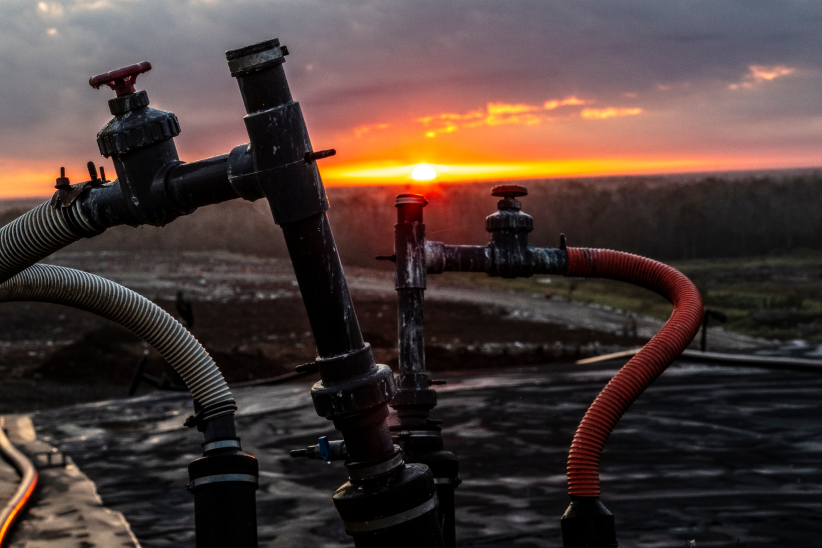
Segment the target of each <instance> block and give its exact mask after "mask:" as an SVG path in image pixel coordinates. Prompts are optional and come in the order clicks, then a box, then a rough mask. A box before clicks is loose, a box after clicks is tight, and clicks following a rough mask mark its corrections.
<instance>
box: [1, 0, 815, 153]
mask: <svg viewBox="0 0 822 548" xmlns="http://www.w3.org/2000/svg"><path fill="white" fill-rule="evenodd" d="M820 31H822V3H819V2H812V1H793V2H787V1H786V2H780V1H753V0H744V1H743V0H738V1H720V2H717V1H715V0H710V1H701V2H700V1H673V0H666V1H664V2H661V1H659V0H643V1H640V0H633V1H622V2H617V1H612V0H596V1H593V0H591V1H585V0H575V1H571V2H569V1H567V0H559V1H546V0H534V1H528V0H512V1H499V0H493V1H492V0H487V1H484V0H459V1H457V0H450V1H443V0H428V1H426V0H415V1H413V2H408V1H404V0H395V1H384V2H376V1H372V2H369V1H355V0H349V1H341V0H335V1H333V2H326V1H322V2H320V1H315V0H289V1H270V0H257V1H254V0H248V1H242V0H236V1H219V0H214V1H201V2H198V1H175V0H145V1H116V0H99V1H87V2H83V1H63V2H40V3H38V2H35V1H25V2H23V1H14V0H5V1H4V2H3V3H2V6H0V75H2V77H0V128H2V133H0V156H2V157H4V158H9V157H21V156H22V157H32V158H37V157H50V156H60V155H76V154H87V155H89V156H90V157H91V156H92V155H94V154H96V146H95V144H94V134H95V133H96V131H97V130H98V129H99V128H100V127H101V126H102V124H104V123H105V122H106V120H107V119H108V118H109V115H108V112H107V107H106V100H107V99H109V98H110V97H112V96H113V94H112V93H111V92H109V91H107V90H101V91H94V90H92V89H91V88H90V87H89V86H88V83H87V81H88V78H89V76H91V75H93V74H96V73H99V72H104V71H107V70H111V69H113V68H117V67H120V66H123V65H126V64H130V63H135V62H138V61H143V60H149V61H151V63H152V64H153V65H154V70H153V71H152V72H151V73H149V74H147V75H143V76H141V77H140V79H139V81H138V88H145V89H147V90H148V91H149V96H150V97H151V99H152V102H153V104H154V105H155V106H158V107H159V108H167V109H169V110H173V111H174V112H176V113H177V115H178V117H179V118H180V120H181V123H182V125H183V130H184V137H185V138H186V139H189V141H187V142H188V143H190V144H191V143H195V144H196V143H205V142H208V140H209V138H212V136H221V137H223V136H226V135H227V136H228V137H230V138H233V139H235V140H236V141H238V142H241V141H243V140H245V136H244V130H243V126H242V122H241V117H242V115H243V110H242V103H241V101H240V97H239V93H238V92H237V90H236V86H235V84H234V82H233V80H232V79H231V78H230V76H229V74H228V70H227V67H226V65H225V58H224V55H223V52H224V50H226V49H230V48H235V47H241V46H244V45H248V44H250V43H253V42H257V41H260V40H264V39H267V38H271V37H274V36H277V37H279V38H280V39H281V41H282V42H283V43H285V44H287V45H288V46H289V49H290V50H291V52H292V55H291V56H290V57H289V58H288V62H287V65H286V66H287V73H288V75H289V79H290V82H291V85H292V89H293V90H294V95H295V97H296V98H297V99H298V100H300V101H301V102H302V103H303V104H304V106H305V107H306V112H307V117H308V119H309V122H310V123H313V124H315V125H322V126H323V127H325V128H330V129H334V128H343V127H350V126H351V125H352V124H357V123H373V122H375V121H379V120H378V118H379V116H377V114H376V113H380V112H388V111H390V110H392V109H393V110H397V111H400V112H403V113H406V112H407V113H408V115H409V117H413V116H420V115H423V114H428V113H431V112H443V111H449V110H451V111H462V112H464V111H467V110H470V109H471V108H474V107H477V106H482V105H484V104H485V103H487V102H489V101H504V102H511V103H514V102H530V103H537V104H539V103H541V102H542V101H544V100H547V99H551V98H558V97H564V96H568V95H571V94H577V95H581V96H582V95H585V96H596V97H604V98H609V97H612V98H616V97H620V96H621V94H623V93H626V92H634V93H636V92H642V91H643V90H650V89H655V88H656V87H657V86H660V85H661V86H669V85H678V84H687V85H688V86H689V89H690V90H692V91H691V92H695V91H693V90H699V89H700V86H702V85H709V84H712V85H719V84H721V85H722V86H727V85H728V84H731V83H733V82H738V81H741V80H742V79H743V78H744V77H745V75H746V73H747V72H748V70H749V69H748V67H749V66H750V65H784V66H790V67H796V68H797V70H800V71H803V72H804V73H806V74H815V75H816V77H818V73H819V64H820V60H819V52H820V51H822V32H820ZM717 83H719V84H717ZM809 89H810V88H809ZM813 89H818V86H816V87H815V88H813ZM820 95H822V94H820V93H819V92H816V91H808V90H806V92H803V94H802V95H801V96H800V97H795V98H793V99H792V100H791V101H788V102H785V101H781V102H780V103H779V104H778V105H775V106H774V105H771V104H770V103H766V104H764V105H755V106H756V108H758V109H759V110H758V111H757V112H758V113H759V114H760V115H762V116H767V115H768V112H769V109H771V108H773V109H775V111H778V112H779V115H781V116H782V115H787V116H798V117H801V116H806V115H812V116H819V106H818V105H819V104H822V103H820V101H819V99H820V98H822V97H820ZM661 100H663V99H660V98H651V99H648V101H661ZM647 105H648V103H647V102H646V103H645V104H643V106H644V107H646V108H647ZM786 111H787V112H786ZM749 114H750V113H746V114H745V115H746V116H747V115H749ZM214 138H216V137H214ZM185 142H186V141H183V140H182V137H181V143H182V145H181V148H183V149H185V146H186V145H185ZM189 146H191V145H189Z"/></svg>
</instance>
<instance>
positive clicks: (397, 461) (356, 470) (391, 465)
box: [345, 445, 405, 481]
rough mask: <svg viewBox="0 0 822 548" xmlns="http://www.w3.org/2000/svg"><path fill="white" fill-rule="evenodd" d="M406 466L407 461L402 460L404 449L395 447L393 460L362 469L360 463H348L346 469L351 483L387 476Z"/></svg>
mask: <svg viewBox="0 0 822 548" xmlns="http://www.w3.org/2000/svg"><path fill="white" fill-rule="evenodd" d="M404 464H405V461H404V460H403V458H402V449H400V448H399V446H397V445H395V446H394V454H393V455H391V458H389V459H388V460H384V461H382V462H379V463H377V464H372V465H370V466H362V467H361V465H360V463H356V462H351V463H346V465H345V467H346V468H348V478H349V479H350V480H351V481H362V480H366V479H369V478H375V477H377V476H382V475H384V474H387V473H389V472H391V471H392V470H395V469H397V468H399V467H400V466H402V465H404Z"/></svg>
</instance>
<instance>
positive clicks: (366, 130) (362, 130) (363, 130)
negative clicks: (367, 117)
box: [354, 124, 391, 138]
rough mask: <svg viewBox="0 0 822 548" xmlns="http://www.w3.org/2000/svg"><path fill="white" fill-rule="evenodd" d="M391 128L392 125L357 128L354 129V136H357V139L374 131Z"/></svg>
mask: <svg viewBox="0 0 822 548" xmlns="http://www.w3.org/2000/svg"><path fill="white" fill-rule="evenodd" d="M389 127H391V126H390V124H371V125H370V126H357V127H355V128H354V135H356V136H357V138H360V137H362V136H363V135H365V134H366V133H370V132H372V131H374V130H379V129H387V128H389Z"/></svg>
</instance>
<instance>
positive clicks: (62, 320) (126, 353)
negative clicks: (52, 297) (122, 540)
mask: <svg viewBox="0 0 822 548" xmlns="http://www.w3.org/2000/svg"><path fill="white" fill-rule="evenodd" d="M157 304H158V305H160V306H161V307H163V308H164V309H165V310H167V311H168V312H169V313H171V314H174V315H176V311H175V303H174V302H173V301H171V300H163V299H159V300H157ZM3 307H4V308H3V312H4V313H3V315H2V317H0V332H2V333H4V339H5V340H4V343H5V344H4V345H3V346H2V347H0V381H2V382H0V395H1V397H2V401H0V411H2V412H24V411H30V410H34V409H43V408H49V407H55V406H63V405H70V404H73V403H80V402H86V401H95V400H98V399H103V398H110V397H122V396H124V395H125V394H126V391H127V389H128V386H129V384H130V383H131V380H132V377H133V375H134V371H135V367H136V365H137V362H138V360H139V358H140V355H141V354H142V353H143V352H144V351H145V350H149V352H150V354H149V362H148V366H147V368H146V373H149V374H151V375H154V376H156V377H165V378H166V379H168V380H171V379H172V375H173V371H172V370H171V368H170V367H169V366H168V365H167V364H166V363H165V360H163V358H162V357H161V356H160V355H159V354H158V353H157V352H156V351H154V350H153V349H149V348H148V346H147V345H146V344H145V343H143V342H141V341H140V340H139V339H138V338H136V337H135V336H133V335H131V334H130V333H128V332H127V331H126V330H125V329H123V328H121V327H119V326H116V325H114V324H112V323H110V322H107V321H105V320H102V319H99V318H96V317H94V316H92V315H90V314H87V313H84V312H80V311H76V310H74V309H69V308H66V307H62V306H57V305H50V304H43V303H5V304H3ZM192 308H193V314H194V326H193V328H192V332H193V333H194V335H195V336H196V337H197V338H198V339H199V340H200V342H201V343H202V344H203V345H204V346H205V347H206V349H207V350H208V351H209V353H210V354H211V355H212V357H213V358H214V360H215V361H216V363H217V364H218V366H219V367H220V369H221V370H222V371H223V374H224V375H225V377H226V380H227V381H228V382H229V384H231V383H237V382H244V381H253V380H256V379H263V378H268V377H274V376H277V375H282V374H284V373H289V372H292V371H293V370H294V367H295V366H296V365H299V364H301V363H305V362H308V361H313V360H314V359H315V357H316V355H317V354H316V348H315V346H314V339H313V336H312V334H311V330H310V326H309V323H308V318H307V317H306V314H305V310H304V308H303V304H302V300H301V299H300V298H299V297H298V296H290V297H284V298H277V299H273V300H259V301H257V302H255V301H254V300H253V299H252V300H247V301H241V300H239V301H238V300H235V301H231V302H221V301H217V302H215V301H205V300H199V301H194V302H193V304H192ZM355 308H356V310H357V314H358V318H359V321H360V325H361V328H362V331H363V336H364V338H365V340H366V341H367V342H369V343H370V344H371V345H372V347H373V349H374V355H375V358H376V360H377V361H378V362H379V363H385V364H388V365H390V366H392V367H393V368H394V369H396V367H397V351H396V337H397V316H396V315H397V308H396V301H395V300H392V299H389V298H358V299H355ZM426 316H427V317H426V337H427V340H426V343H427V357H428V363H427V365H428V367H429V369H430V370H431V371H444V370H449V371H453V370H464V369H481V368H489V367H495V368H498V367H506V366H514V365H520V366H521V365H523V364H528V363H547V362H552V361H557V360H564V361H568V360H569V359H572V358H577V357H580V356H583V355H589V354H590V353H591V345H592V344H593V343H597V344H598V345H618V346H635V345H637V344H642V343H644V342H645V339H642V338H638V337H622V336H619V335H615V334H610V333H603V332H599V331H594V330H590V329H569V328H567V327H565V326H562V325H557V324H546V323H535V322H529V321H521V320H512V319H508V318H507V317H506V313H505V311H504V310H502V309H500V308H495V307H489V306H479V305H471V304H465V303H443V302H436V301H432V302H429V303H427V306H426ZM149 389H150V387H148V386H146V385H143V386H142V387H141V388H140V389H139V390H138V394H139V393H144V392H145V391H147V390H149Z"/></svg>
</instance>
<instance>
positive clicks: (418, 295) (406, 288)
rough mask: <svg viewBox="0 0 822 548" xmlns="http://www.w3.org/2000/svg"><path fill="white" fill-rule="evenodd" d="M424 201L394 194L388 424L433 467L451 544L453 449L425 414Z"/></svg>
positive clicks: (411, 454)
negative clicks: (393, 415) (393, 363)
mask: <svg viewBox="0 0 822 548" xmlns="http://www.w3.org/2000/svg"><path fill="white" fill-rule="evenodd" d="M427 203H428V202H427V200H426V199H425V197H424V196H421V195H419V194H401V195H399V196H397V200H396V206H397V224H396V225H395V226H394V254H395V257H396V280H395V283H396V285H395V287H396V289H397V320H398V321H397V324H398V325H397V336H398V350H399V370H400V372H399V375H397V389H398V390H397V394H396V396H394V399H393V401H392V402H391V407H393V408H394V409H396V410H397V417H398V418H399V425H397V426H392V428H391V429H392V432H393V434H394V439H395V440H396V442H397V443H398V444H399V445H400V446H401V447H402V448H403V451H404V452H405V455H406V460H408V461H409V462H417V463H422V464H425V465H427V466H428V467H429V468H430V469H431V471H432V472H433V474H434V482H435V485H436V489H437V498H438V499H439V504H440V506H439V518H440V527H441V528H442V536H443V540H444V541H445V546H446V547H448V548H453V547H454V546H455V545H456V524H455V519H454V489H455V488H456V487H457V485H458V484H459V478H458V467H459V462H458V461H457V458H456V457H455V456H454V454H453V453H450V452H448V451H445V450H443V443H442V430H441V428H440V422H441V421H438V420H432V419H429V418H428V417H429V414H430V412H431V409H433V408H434V407H435V406H436V405H437V393H436V392H435V391H434V390H432V389H431V388H430V387H429V384H430V381H429V377H428V373H427V372H426V370H425V326H424V320H425V314H424V298H425V285H426V255H425V254H426V240H425V224H424V223H423V208H424V207H425V205H426V204H427Z"/></svg>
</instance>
